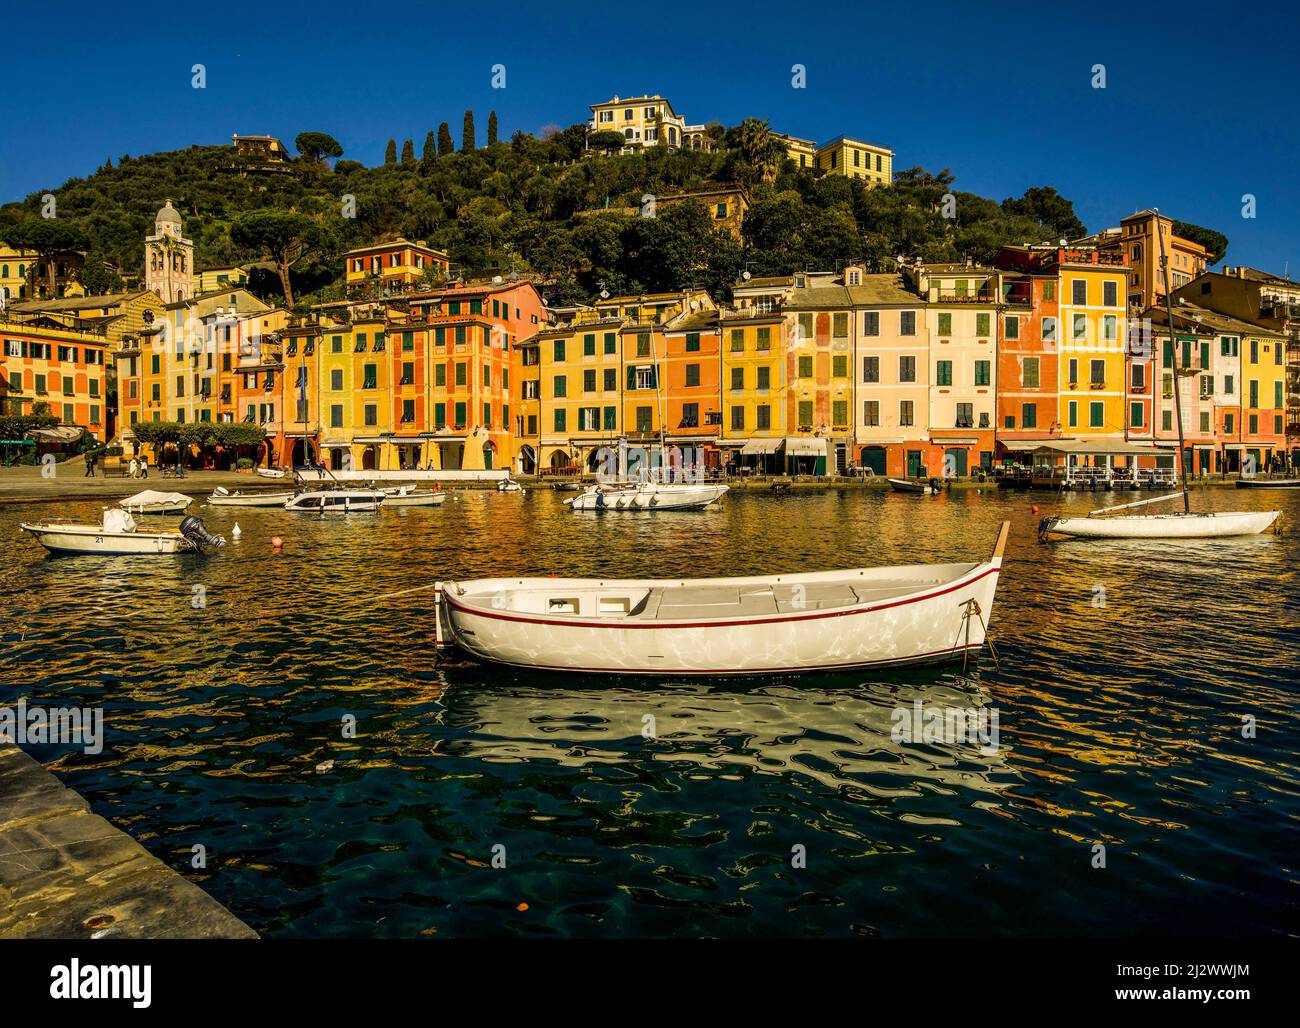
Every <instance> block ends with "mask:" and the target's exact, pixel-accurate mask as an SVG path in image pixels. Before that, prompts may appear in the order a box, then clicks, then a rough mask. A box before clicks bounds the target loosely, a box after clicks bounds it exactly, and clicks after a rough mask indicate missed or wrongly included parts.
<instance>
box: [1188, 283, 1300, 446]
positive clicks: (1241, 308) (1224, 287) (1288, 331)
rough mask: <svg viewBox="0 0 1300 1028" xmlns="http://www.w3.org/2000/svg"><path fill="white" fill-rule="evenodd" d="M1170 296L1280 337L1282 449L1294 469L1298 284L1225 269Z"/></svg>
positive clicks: (1299, 386) (1299, 408) (1299, 381)
mask: <svg viewBox="0 0 1300 1028" xmlns="http://www.w3.org/2000/svg"><path fill="white" fill-rule="evenodd" d="M1175 296H1176V297H1177V298H1178V299H1181V300H1184V301H1186V302H1187V303H1193V304H1196V305H1198V306H1200V307H1203V308H1206V309H1208V310H1212V311H1216V312H1218V313H1220V314H1225V315H1227V316H1228V317H1231V318H1235V319H1237V320H1238V321H1242V322H1245V323H1247V324H1250V325H1254V326H1258V327H1259V328H1261V329H1264V330H1266V331H1268V332H1270V333H1280V334H1281V335H1282V336H1283V337H1284V338H1285V340H1286V346H1285V351H1284V354H1283V357H1282V362H1283V366H1284V368H1285V379H1286V381H1285V388H1284V394H1285V399H1286V415H1285V426H1284V427H1285V431H1286V439H1287V442H1286V445H1287V447H1288V449H1289V453H1290V462H1291V465H1292V467H1295V468H1300V282H1296V281H1293V280H1292V279H1289V278H1286V277H1284V276H1282V275H1276V274H1273V273H1271V272H1267V271H1259V270H1258V269H1256V268H1247V267H1240V266H1238V267H1226V268H1223V269H1222V270H1221V271H1218V272H1209V273H1207V274H1205V275H1202V276H1201V277H1200V278H1198V279H1196V280H1195V281H1193V282H1190V283H1188V284H1187V285H1185V286H1183V287H1182V288H1181V289H1178V290H1176V291H1175ZM1273 356H1274V358H1275V359H1276V357H1277V355H1276V353H1273Z"/></svg>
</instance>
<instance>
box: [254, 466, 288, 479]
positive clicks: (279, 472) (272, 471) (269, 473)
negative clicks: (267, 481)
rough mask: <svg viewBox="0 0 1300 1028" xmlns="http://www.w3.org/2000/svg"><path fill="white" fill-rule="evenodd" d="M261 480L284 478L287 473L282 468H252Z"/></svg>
mask: <svg viewBox="0 0 1300 1028" xmlns="http://www.w3.org/2000/svg"><path fill="white" fill-rule="evenodd" d="M253 470H254V471H256V472H257V474H258V475H260V476H261V477H262V478H284V476H285V475H287V474H288V473H289V472H288V471H287V470H286V469H284V468H254V469H253Z"/></svg>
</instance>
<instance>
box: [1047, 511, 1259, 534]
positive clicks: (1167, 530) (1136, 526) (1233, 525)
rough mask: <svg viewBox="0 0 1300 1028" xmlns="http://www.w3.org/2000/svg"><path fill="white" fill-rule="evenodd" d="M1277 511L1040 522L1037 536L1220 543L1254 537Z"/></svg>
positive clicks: (1219, 512) (1089, 518)
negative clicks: (1193, 540) (1191, 540)
mask: <svg viewBox="0 0 1300 1028" xmlns="http://www.w3.org/2000/svg"><path fill="white" fill-rule="evenodd" d="M1281 514H1282V512H1281V511H1278V510H1257V511H1256V510H1252V511H1240V510H1234V511H1213V512H1208V513H1204V514H1129V515H1125V516H1123V517H1110V518H1107V517H1086V518H1044V519H1043V521H1042V522H1041V523H1040V524H1039V526H1038V531H1039V536H1040V537H1047V536H1052V535H1065V536H1072V537H1073V538H1076V539H1221V538H1227V537H1229V536H1236V535H1258V534H1259V533H1260V532H1263V531H1265V530H1267V529H1268V528H1269V526H1270V525H1272V524H1273V522H1275V521H1276V520H1277V519H1278V518H1279V517H1280V516H1281Z"/></svg>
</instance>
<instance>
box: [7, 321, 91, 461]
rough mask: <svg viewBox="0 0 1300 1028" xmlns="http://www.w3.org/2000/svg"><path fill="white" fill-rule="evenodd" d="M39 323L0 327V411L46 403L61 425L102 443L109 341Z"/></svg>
mask: <svg viewBox="0 0 1300 1028" xmlns="http://www.w3.org/2000/svg"><path fill="white" fill-rule="evenodd" d="M41 320H42V319H33V322H28V323H17V322H3V323H0V338H3V340H4V343H3V346H4V349H3V354H2V355H0V361H3V363H0V412H3V413H5V414H31V413H32V412H33V411H34V410H35V409H36V408H37V407H38V406H39V405H41V404H45V405H47V406H48V407H49V412H50V413H51V414H53V415H54V416H55V417H56V418H58V419H59V422H60V423H61V424H62V425H67V426H74V425H75V426H79V427H81V428H84V429H85V430H86V431H87V432H88V433H89V434H90V435H92V436H94V437H95V438H96V439H98V440H100V441H101V442H103V441H104V440H105V433H104V429H105V424H106V412H105V410H104V390H105V384H106V377H105V368H104V354H105V350H106V347H107V343H108V340H107V339H106V338H105V337H104V336H102V335H90V334H87V333H83V332H69V331H67V330H65V329H61V328H58V327H48V326H42V325H40V324H37V323H34V322H39V321H41Z"/></svg>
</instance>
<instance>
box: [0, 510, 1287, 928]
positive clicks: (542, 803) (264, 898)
mask: <svg viewBox="0 0 1300 1028" xmlns="http://www.w3.org/2000/svg"><path fill="white" fill-rule="evenodd" d="M564 495H565V494H554V493H551V492H549V491H543V490H534V491H530V492H529V493H527V494H526V495H524V496H517V495H500V494H496V493H473V492H471V493H465V494H458V495H457V496H455V497H453V499H452V500H450V501H449V502H448V503H447V505H446V506H445V507H443V508H442V509H408V510H403V511H396V510H394V511H384V512H380V513H378V514H373V515H350V516H347V517H334V518H332V519H329V520H321V519H317V518H313V517H311V516H302V515H291V514H288V513H286V512H284V511H280V510H262V511H257V510H247V511H236V512H232V511H230V510H228V509H227V510H213V509H209V508H206V507H204V508H200V509H199V510H198V513H199V514H200V516H202V517H203V518H204V520H205V521H206V523H207V525H208V527H209V528H210V529H212V530H214V531H220V532H226V533H229V530H230V527H231V525H232V524H233V523H234V522H236V521H237V522H238V523H239V525H240V526H241V529H242V537H241V538H240V539H239V541H237V542H231V543H230V544H229V545H228V546H227V547H226V549H225V550H224V551H222V552H220V553H218V554H216V555H214V556H212V557H208V558H196V557H179V558H134V559H133V558H64V559H50V558H47V557H46V556H45V554H44V551H43V550H41V549H40V548H39V547H38V546H37V545H36V544H35V543H34V542H32V541H30V540H28V539H26V538H22V539H20V538H17V533H16V525H17V523H18V522H19V521H20V520H33V519H35V518H38V517H42V516H54V515H60V516H63V515H73V516H80V517H85V518H91V517H95V516H96V515H97V514H98V510H99V505H98V504H92V503H84V504H64V505H61V506H59V507H57V508H55V507H54V506H8V507H0V539H3V540H4V543H3V546H4V548H3V551H0V595H3V596H4V597H5V602H4V608H5V617H4V621H3V625H2V626H0V628H2V631H3V642H2V644H0V701H3V702H11V701H12V700H15V699H16V698H17V697H19V696H24V697H26V698H27V700H28V702H29V703H32V704H36V703H40V704H49V705H54V704H55V703H58V704H60V705H63V704H67V703H69V702H79V703H83V704H88V705H101V706H102V707H103V708H104V711H105V720H106V731H107V743H106V747H105V750H104V752H103V753H102V754H99V755H97V756H92V755H87V754H83V753H80V752H74V751H72V750H71V749H69V748H68V747H49V746H44V747H35V748H34V749H33V752H34V753H35V755H36V756H37V757H39V758H40V759H42V760H44V761H46V762H47V763H50V764H51V765H52V767H53V768H54V770H55V771H56V772H57V773H58V774H59V775H60V777H61V778H62V779H63V781H64V782H66V783H67V784H68V785H71V786H72V787H74V788H76V789H78V790H80V791H81V792H82V793H83V794H84V795H85V796H86V797H87V798H88V799H89V800H90V801H91V803H92V805H93V806H94V808H95V810H96V811H97V812H99V813H101V814H104V815H105V816H107V817H109V818H110V819H112V820H113V821H114V822H115V823H116V824H118V825H119V826H121V827H123V828H124V829H126V830H127V831H129V832H130V833H131V834H132V835H134V836H135V837H136V838H138V839H139V840H140V841H141V842H142V843H143V844H144V845H145V846H147V847H148V848H149V849H150V850H151V851H152V852H153V853H155V854H156V855H158V856H159V857H160V858H161V859H163V860H164V861H166V862H168V863H169V864H171V865H173V866H175V867H177V868H178V869H179V870H181V871H183V873H185V874H186V875H187V876H188V877H190V878H191V879H192V880H194V881H196V882H198V883H199V884H201V885H202V886H203V887H204V888H205V889H207V890H208V891H209V892H210V893H211V894H212V895H214V896H215V897H216V898H217V899H219V900H220V901H221V902H223V903H225V904H226V905H227V906H229V907H230V908H231V910H233V911H234V912H235V913H236V914H237V915H238V916H240V917H241V918H243V919H244V920H245V921H247V922H248V923H249V924H251V925H252V926H253V927H254V928H256V929H257V930H258V931H260V932H262V933H264V934H266V935H268V936H283V937H299V936H308V937H313V936H376V937H379V936H385V937H404V936H416V935H420V934H436V935H438V936H444V937H446V936H457V935H519V936H546V935H550V936H583V937H607V936H627V935H637V936H660V935H715V936H753V937H767V936H796V937H803V936H814V935H823V936H850V935H868V936H892V937H897V936H953V935H1026V934H1034V935H1049V934H1050V935H1090V936H1091V935H1115V936H1135V935H1148V934H1181V933H1186V934H1206V933H1215V934H1228V935H1270V936H1276V935H1284V934H1294V933H1295V931H1296V929H1297V926H1300V917H1298V916H1297V904H1298V901H1300V886H1298V884H1297V870H1296V860H1297V856H1296V855H1297V853H1300V846H1298V845H1297V843H1298V842H1300V839H1298V838H1297V816H1298V815H1300V801H1298V800H1297V786H1298V783H1300V770H1298V765H1300V734H1298V733H1297V728H1298V727H1300V718H1297V693H1298V691H1300V683H1298V682H1297V671H1296V667H1297V650H1298V649H1300V645H1298V637H1300V632H1297V624H1300V596H1298V593H1300V591H1298V590H1297V580H1296V571H1295V568H1296V566H1297V556H1298V555H1300V554H1298V551H1300V546H1298V544H1297V537H1296V535H1295V534H1294V531H1293V530H1294V528H1295V526H1296V525H1297V524H1300V502H1297V501H1298V500H1300V498H1297V497H1294V496H1287V495H1286V494H1283V493H1277V494H1268V493H1257V492H1251V493H1244V492H1237V491H1222V490H1219V491H1212V492H1207V493H1205V494H1204V495H1203V497H1201V498H1200V502H1202V503H1203V504H1204V505H1206V506H1209V507H1214V508H1217V509H1228V508H1236V509H1243V508H1250V509H1254V508H1263V507H1274V506H1281V507H1282V508H1283V509H1284V510H1285V511H1286V515H1285V519H1284V524H1285V525H1286V526H1287V530H1286V531H1284V532H1283V534H1282V535H1281V536H1273V535H1269V536H1263V537H1258V538H1251V539H1241V540H1234V541H1228V542H1203V543H1191V544H1179V545H1174V544H1169V543H1161V542H1152V543H1137V542H1131V543H1084V542H1073V543H1072V542H1066V543H1058V544H1052V545H1040V544H1039V543H1037V541H1036V540H1035V537H1034V526H1035V525H1036V523H1037V519H1038V515H1035V514H1034V513H1033V512H1032V511H1031V510H1030V504H1031V503H1034V502H1036V503H1038V504H1039V505H1040V506H1041V507H1042V511H1041V513H1042V514H1047V513H1052V512H1056V511H1061V510H1071V511H1074V512H1080V511H1083V510H1086V509H1087V508H1088V507H1090V506H1097V505H1101V504H1102V503H1104V502H1106V498H1105V497H1074V498H1068V499H1065V500H1058V499H1056V498H1054V497H1052V498H1048V497H1046V496H1039V497H1037V498H1036V499H1031V498H1030V497H1027V496H1026V495H1024V494H1015V495H1011V494H1005V493H1003V494H998V493H991V492H989V493H978V492H967V493H959V494H953V495H951V496H942V497H938V498H935V499H932V500H929V499H923V498H916V497H905V496H896V495H892V494H876V493H864V492H858V491H846V492H843V493H835V492H830V493H818V494H810V495H790V496H785V497H780V498H776V497H771V496H767V495H730V496H728V497H726V498H724V499H723V500H722V501H721V502H720V503H719V504H717V505H715V506H714V507H713V508H711V509H709V510H707V511H704V512H700V513H693V514H692V513H687V514H677V515H671V514H658V515H651V514H632V515H606V516H598V515H575V514H571V513H569V512H568V510H567V509H566V508H564V507H563V506H562V505H561V500H562V498H563V496H564ZM1122 499H1123V497H1120V498H1117V499H1116V500H1114V501H1113V502H1120V501H1121V500H1122ZM1004 517H1005V518H1009V519H1010V520H1011V521H1012V522H1013V535H1012V539H1011V544H1010V548H1009V554H1008V561H1007V565H1006V568H1005V571H1004V573H1003V576H1002V582H1001V585H1000V587H999V593H998V601H997V605H996V607H995V609H994V612H993V617H992V633H993V639H994V641H995V644H996V646H997V652H998V656H999V658H1000V667H995V665H994V663H993V661H992V660H991V659H989V658H988V657H986V658H985V659H984V660H983V661H981V662H980V664H979V666H978V667H977V668H976V667H974V666H972V667H971V668H968V669H967V670H966V672H965V673H963V671H962V669H961V668H960V666H957V667H950V668H947V669H940V670H929V671H923V672H921V671H918V672H899V673H893V674H871V675H866V674H849V675H836V676H816V677H805V678H797V679H784V680H782V679H758V680H734V681H723V682H713V683H710V682H704V683H700V682H689V681H686V682H671V681H659V680H655V681H646V680H634V679H623V678H616V677H596V678H585V677H577V676H565V675H543V674H536V673H528V672H521V671H509V670H501V669H495V668H489V667H483V666H479V665H476V664H473V663H471V662H469V661H467V660H465V659H464V658H461V657H458V656H448V655H445V654H437V653H435V651H434V648H433V645H432V636H433V624H432V616H433V615H432V606H431V596H430V593H429V591H428V590H427V589H423V588H422V587H424V586H427V585H430V584H431V583H432V582H433V581H434V580H435V579H437V578H440V577H473V576H485V575H495V574H503V573H512V574H513V573H521V574H522V573H537V574H549V573H556V574H559V575H579V574H587V573H596V572H599V573H600V574H602V575H610V576H613V575H632V574H635V575H647V574H658V573H663V574H671V575H674V576H676V575H680V574H694V575H717V574H745V573H757V572H764V571H778V570H781V571H787V570H801V569H802V570H811V569H816V568H825V567H834V566H850V565H858V564H876V563H906V562H914V561H921V562H925V561H948V560H965V559H972V560H973V559H978V558H981V557H983V556H984V555H986V554H987V552H988V551H989V549H990V548H991V547H992V545H993V541H994V537H995V535H996V528H997V525H998V523H999V522H1000V520H1001V519H1003V518H1004ZM174 520H175V519H171V521H174ZM273 535H280V536H282V537H283V539H284V541H285V545H284V549H283V552H282V553H280V554H279V555H276V554H273V552H272V550H271V546H270V543H269V540H270V538H271V537H272V536H273ZM195 586H202V587H203V590H204V591H205V593H206V605H205V606H200V607H196V606H194V603H195V602H197V599H196V597H197V594H196V592H195V589H194V587H195ZM411 590H416V591H411ZM395 593H401V595H392V594H395ZM918 700H919V701H920V702H921V703H923V704H925V705H926V706H927V707H930V706H939V707H943V708H952V709H956V710H980V709H984V710H986V711H990V712H991V711H996V712H997V714H998V718H999V727H1000V739H999V745H998V747H997V748H996V751H994V752H991V753H981V751H980V749H979V747H978V746H971V745H968V744H965V743H952V744H946V743H940V742H931V743H902V742H895V741H894V740H893V739H892V738H891V734H890V730H891V727H892V723H893V722H892V720H891V714H892V712H893V711H894V710H895V709H896V708H898V707H908V706H910V705H911V704H912V703H913V702H914V701H918ZM1246 716H1250V717H1252V718H1254V719H1255V722H1256V725H1257V731H1256V736H1255V738H1253V739H1252V738H1243V736H1242V724H1243V717H1246ZM349 717H351V718H355V723H356V734H355V738H345V737H344V734H343V731H342V726H343V724H344V720H345V718H349ZM647 717H651V718H653V725H654V728H655V732H654V733H653V734H654V736H655V737H654V738H649V739H647V738H645V737H644V735H643V729H644V728H645V726H646V725H647V723H648V722H647ZM326 760H333V761H334V765H333V767H332V769H330V770H328V771H327V772H325V773H318V772H317V770H316V769H317V766H318V765H320V764H321V763H322V762H323V761H326ZM1097 843H1102V844H1104V845H1105V847H1106V849H1105V858H1106V866H1105V868H1095V867H1094V866H1093V862H1094V851H1093V846H1094V845H1095V844H1097ZM194 846H202V847H204V848H205V851H206V864H207V866H206V868H204V869H200V870H196V869H194V868H192V867H191V866H190V864H191V854H192V847H194ZM500 847H504V849H501V848H500ZM796 847H798V848H801V849H796ZM798 853H802V854H803V860H802V861H798V860H794V857H795V855H796V854H798ZM792 860H794V863H796V864H802V866H792ZM502 861H504V866H503V867H502V866H494V862H495V863H496V864H500V863H501V862H502ZM521 904H527V908H526V909H519V908H520V905H521Z"/></svg>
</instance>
